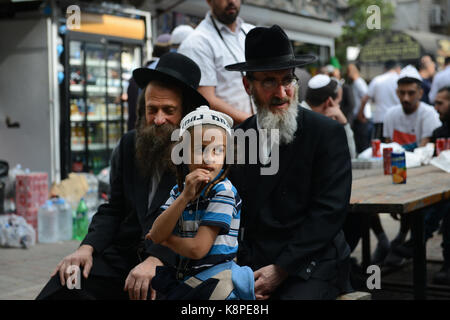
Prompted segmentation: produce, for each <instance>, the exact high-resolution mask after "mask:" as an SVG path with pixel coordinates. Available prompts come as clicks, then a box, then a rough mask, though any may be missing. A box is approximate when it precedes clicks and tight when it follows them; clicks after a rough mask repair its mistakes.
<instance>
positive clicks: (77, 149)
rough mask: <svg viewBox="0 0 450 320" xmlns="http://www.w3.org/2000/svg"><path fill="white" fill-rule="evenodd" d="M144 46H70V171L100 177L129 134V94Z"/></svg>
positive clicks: (79, 43)
mask: <svg viewBox="0 0 450 320" xmlns="http://www.w3.org/2000/svg"><path fill="white" fill-rule="evenodd" d="M140 66H141V46H140V45H131V44H123V43H112V42H111V43H109V42H108V43H99V42H96V43H94V42H91V41H89V40H84V41H78V40H75V41H74V40H71V41H70V56H69V68H70V79H69V99H68V101H69V106H70V143H71V148H70V157H69V159H70V166H69V168H70V171H73V172H92V173H94V174H98V173H99V172H100V171H101V170H102V169H103V168H105V167H107V166H108V165H109V160H110V156H111V153H112V150H113V149H114V148H115V147H116V145H117V144H118V142H119V140H120V138H121V136H122V135H123V134H124V133H125V132H127V120H128V104H127V96H126V92H127V89H128V81H129V79H130V78H131V76H132V71H133V70H134V69H135V68H138V67H140Z"/></svg>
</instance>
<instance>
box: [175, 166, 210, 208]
mask: <svg viewBox="0 0 450 320" xmlns="http://www.w3.org/2000/svg"><path fill="white" fill-rule="evenodd" d="M208 182H209V171H208V170H205V169H200V168H199V169H195V170H194V171H192V172H191V173H189V174H188V175H187V176H186V183H185V185H184V190H183V192H182V193H181V195H182V196H183V197H185V198H186V200H187V201H192V200H194V199H196V198H197V197H198V196H199V195H200V193H201V192H202V190H203V188H204V187H205V186H206V185H207V184H208Z"/></svg>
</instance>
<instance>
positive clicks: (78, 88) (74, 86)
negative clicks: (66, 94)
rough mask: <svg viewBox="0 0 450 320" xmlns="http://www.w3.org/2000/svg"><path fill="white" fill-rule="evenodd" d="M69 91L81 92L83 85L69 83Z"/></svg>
mask: <svg viewBox="0 0 450 320" xmlns="http://www.w3.org/2000/svg"><path fill="white" fill-rule="evenodd" d="M70 93H75V94H80V93H83V85H82V84H71V85H70Z"/></svg>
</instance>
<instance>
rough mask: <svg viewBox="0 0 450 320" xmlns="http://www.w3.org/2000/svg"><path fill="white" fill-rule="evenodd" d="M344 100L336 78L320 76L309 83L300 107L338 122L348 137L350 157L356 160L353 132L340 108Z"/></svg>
mask: <svg viewBox="0 0 450 320" xmlns="http://www.w3.org/2000/svg"><path fill="white" fill-rule="evenodd" d="M341 100H342V87H341V85H340V83H339V81H338V80H337V79H336V78H330V77H329V76H328V75H325V74H318V75H316V76H314V77H312V78H311V80H309V81H308V88H307V90H306V98H305V101H302V102H301V103H300V105H301V106H302V107H303V108H306V109H308V110H312V111H314V112H318V113H321V114H323V115H324V116H327V117H328V118H331V119H333V120H336V121H337V122H339V123H340V124H342V125H343V127H344V129H345V134H346V135H347V144H348V149H349V151H350V157H351V158H352V159H354V158H356V148H355V140H354V139H353V131H352V129H351V127H350V123H348V121H347V118H346V117H345V115H344V113H343V112H342V110H341V108H340V107H339V103H340V102H341Z"/></svg>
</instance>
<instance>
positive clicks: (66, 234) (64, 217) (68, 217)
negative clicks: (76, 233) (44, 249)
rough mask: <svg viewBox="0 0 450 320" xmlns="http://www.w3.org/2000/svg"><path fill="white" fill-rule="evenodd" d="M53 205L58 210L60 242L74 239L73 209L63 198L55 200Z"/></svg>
mask: <svg viewBox="0 0 450 320" xmlns="http://www.w3.org/2000/svg"><path fill="white" fill-rule="evenodd" d="M53 204H54V205H55V206H56V208H57V209H58V240H62V241H65V240H70V239H72V223H73V221H72V220H73V217H72V207H71V206H70V204H69V203H68V202H67V201H65V200H64V199H63V198H55V199H54V200H53Z"/></svg>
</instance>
